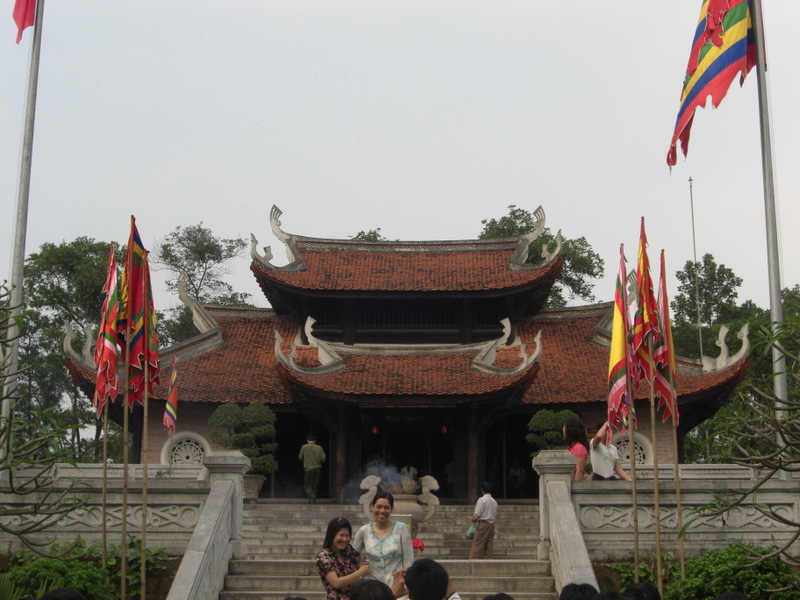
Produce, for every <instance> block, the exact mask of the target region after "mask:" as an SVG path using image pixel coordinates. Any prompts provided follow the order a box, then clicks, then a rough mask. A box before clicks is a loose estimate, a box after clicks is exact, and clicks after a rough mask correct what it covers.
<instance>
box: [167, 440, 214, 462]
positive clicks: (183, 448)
mask: <svg viewBox="0 0 800 600" xmlns="http://www.w3.org/2000/svg"><path fill="white" fill-rule="evenodd" d="M205 455H206V450H205V448H203V444H201V443H200V442H198V441H197V440H193V439H191V438H185V439H182V440H178V441H176V442H175V443H174V444H173V446H172V448H171V449H170V451H169V462H170V464H172V465H202V464H203V458H205Z"/></svg>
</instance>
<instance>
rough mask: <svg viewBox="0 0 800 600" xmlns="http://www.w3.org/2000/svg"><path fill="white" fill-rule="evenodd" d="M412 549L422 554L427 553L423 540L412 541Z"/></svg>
mask: <svg viewBox="0 0 800 600" xmlns="http://www.w3.org/2000/svg"><path fill="white" fill-rule="evenodd" d="M411 547H412V548H414V549H415V550H419V551H420V552H424V551H425V542H423V541H422V540H411Z"/></svg>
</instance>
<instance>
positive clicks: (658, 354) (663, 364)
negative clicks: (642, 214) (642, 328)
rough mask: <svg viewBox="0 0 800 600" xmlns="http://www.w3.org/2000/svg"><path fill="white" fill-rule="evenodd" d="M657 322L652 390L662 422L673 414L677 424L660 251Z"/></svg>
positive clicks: (669, 324)
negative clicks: (658, 336)
mask: <svg viewBox="0 0 800 600" xmlns="http://www.w3.org/2000/svg"><path fill="white" fill-rule="evenodd" d="M658 320H659V322H660V324H661V342H660V343H659V344H658V347H657V348H656V349H655V350H654V352H653V355H654V356H653V359H654V360H655V363H656V377H655V381H654V384H653V389H654V392H655V394H656V396H658V397H659V401H658V405H659V406H662V405H663V406H664V421H666V420H667V419H668V418H669V417H670V416H672V414H673V413H674V414H675V423H677V422H678V392H677V385H676V383H677V366H676V361H675V346H674V345H673V343H672V322H671V320H670V316H669V301H668V299H667V273H666V266H665V262H664V251H663V250H662V251H661V281H660V282H659V284H658Z"/></svg>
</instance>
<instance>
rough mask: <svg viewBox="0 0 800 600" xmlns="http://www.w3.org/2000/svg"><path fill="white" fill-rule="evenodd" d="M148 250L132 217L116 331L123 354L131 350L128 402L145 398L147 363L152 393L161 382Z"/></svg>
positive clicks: (149, 392) (150, 392) (148, 384)
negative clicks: (154, 386)
mask: <svg viewBox="0 0 800 600" xmlns="http://www.w3.org/2000/svg"><path fill="white" fill-rule="evenodd" d="M147 256H148V252H147V250H145V249H144V246H143V245H142V240H141V238H140V237H139V230H138V229H137V228H136V219H134V218H133V217H131V235H130V238H129V239H128V248H127V250H126V253H125V267H124V269H123V271H122V285H121V288H122V302H121V306H120V311H119V320H118V324H117V334H118V335H119V336H121V338H122V340H123V341H124V343H121V345H122V346H123V351H122V354H123V357H125V355H126V354H125V353H126V352H130V358H129V364H130V368H129V371H128V404H129V405H131V406H132V405H133V403H134V402H139V403H142V402H143V396H144V388H145V381H144V371H145V363H147V364H148V369H147V370H148V373H149V377H148V379H149V381H148V382H147V392H148V394H152V393H153V384H154V383H158V382H159V375H160V366H159V365H160V361H159V356H158V333H157V332H156V312H155V309H154V306H153V294H152V291H151V289H150V266H149V265H148V262H147Z"/></svg>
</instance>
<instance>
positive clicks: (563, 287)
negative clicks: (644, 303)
mask: <svg viewBox="0 0 800 600" xmlns="http://www.w3.org/2000/svg"><path fill="white" fill-rule="evenodd" d="M535 223H536V217H534V215H533V213H531V212H529V211H527V210H525V209H523V208H518V207H516V206H514V205H513V204H512V205H510V206H509V207H508V214H507V215H505V216H503V217H500V218H499V219H494V218H492V219H483V220H482V221H481V224H482V225H483V230H482V231H481V232H480V234H479V235H478V238H479V239H491V238H504V237H512V236H516V235H521V234H523V233H527V232H529V231H531V230H532V229H533V228H534V225H535ZM554 240H555V236H554V235H553V234H552V233H551V232H550V230H549V229H548V228H545V230H544V232H543V233H542V235H541V236H539V238H538V239H536V240H534V241H533V242H532V243H531V246H530V249H529V251H528V262H529V263H537V262H541V261H542V260H544V256H543V255H542V249H543V248H546V247H548V246H549V245H551V244H552V243H553V242H554ZM561 256H562V257H563V258H564V267H563V268H562V270H561V275H559V278H558V280H557V281H556V284H555V285H554V286H553V290H552V291H551V293H550V298H549V300H548V304H547V305H548V306H551V307H558V306H566V305H567V303H568V302H570V301H573V300H576V299H579V300H583V301H586V302H594V300H595V297H594V292H593V290H594V285H595V284H594V280H596V279H599V278H600V277H602V276H603V270H604V268H605V262H604V261H603V259H602V258H601V257H600V255H599V254H597V253H596V252H595V251H594V250H593V249H592V246H591V244H589V242H588V241H587V240H586V238H585V237H579V238H574V239H569V238H562V249H561Z"/></svg>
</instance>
